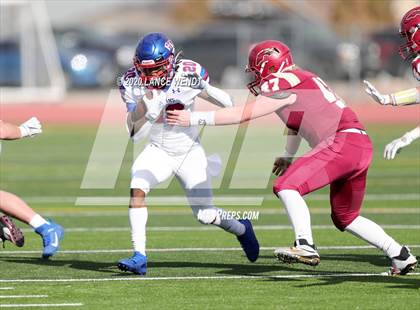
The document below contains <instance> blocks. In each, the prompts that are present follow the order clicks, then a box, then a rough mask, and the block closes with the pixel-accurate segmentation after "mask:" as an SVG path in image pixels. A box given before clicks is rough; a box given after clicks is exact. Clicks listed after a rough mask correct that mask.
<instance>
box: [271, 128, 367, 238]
mask: <svg viewBox="0 0 420 310" xmlns="http://www.w3.org/2000/svg"><path fill="white" fill-rule="evenodd" d="M372 155H373V149H372V144H371V142H370V139H369V137H368V136H367V135H362V134H359V133H344V132H338V133H336V135H335V137H332V138H329V139H327V140H326V141H324V142H322V143H320V144H319V145H317V146H316V147H315V148H314V149H313V150H311V151H310V152H309V153H307V154H306V155H304V156H303V157H300V158H299V159H297V160H296V161H295V162H293V163H292V164H291V165H290V166H289V168H288V169H287V170H286V172H285V173H284V174H283V175H282V176H280V177H278V178H277V179H276V180H275V181H274V186H273V190H274V193H275V194H276V195H277V193H278V192H279V191H281V190H284V189H290V190H296V191H298V192H299V193H300V194H301V195H302V196H303V195H305V194H308V193H310V192H313V191H315V190H317V189H319V188H321V187H324V186H326V185H328V184H330V185H331V186H330V204H331V218H332V220H333V222H334V225H335V226H336V227H337V228H338V229H340V230H341V231H343V230H344V229H345V228H346V227H347V226H348V225H349V224H350V223H351V222H353V220H354V219H355V218H356V217H357V216H358V215H359V212H360V208H361V205H362V202H363V197H364V194H365V188H366V177H367V172H368V169H369V165H370V163H371V161H372Z"/></svg>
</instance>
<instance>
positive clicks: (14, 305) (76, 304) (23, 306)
mask: <svg viewBox="0 0 420 310" xmlns="http://www.w3.org/2000/svg"><path fill="white" fill-rule="evenodd" d="M81 306H83V304H82V303H74V304H11V305H1V304H0V308H36V307H40V308H44V307H81Z"/></svg>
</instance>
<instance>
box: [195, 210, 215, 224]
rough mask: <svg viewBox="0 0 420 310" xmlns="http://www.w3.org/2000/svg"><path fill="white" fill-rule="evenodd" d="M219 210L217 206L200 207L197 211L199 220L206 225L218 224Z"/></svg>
mask: <svg viewBox="0 0 420 310" xmlns="http://www.w3.org/2000/svg"><path fill="white" fill-rule="evenodd" d="M219 217H220V214H219V211H218V209H216V208H211V209H199V210H198V213H197V220H198V221H199V222H200V223H201V224H204V225H209V224H216V223H218V222H219V220H218V219H219Z"/></svg>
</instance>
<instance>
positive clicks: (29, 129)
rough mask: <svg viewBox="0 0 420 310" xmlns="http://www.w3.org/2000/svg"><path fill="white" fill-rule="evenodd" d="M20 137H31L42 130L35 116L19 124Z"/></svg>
mask: <svg viewBox="0 0 420 310" xmlns="http://www.w3.org/2000/svg"><path fill="white" fill-rule="evenodd" d="M19 130H20V133H21V136H22V138H24V137H33V136H36V135H38V134H40V133H41V132H42V125H41V123H40V122H39V120H38V119H37V118H36V117H31V118H30V119H28V120H27V121H26V122H24V123H23V124H21V125H20V126H19Z"/></svg>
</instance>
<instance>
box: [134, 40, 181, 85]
mask: <svg viewBox="0 0 420 310" xmlns="http://www.w3.org/2000/svg"><path fill="white" fill-rule="evenodd" d="M174 52H175V47H174V44H173V43H172V41H171V39H169V38H168V37H167V36H166V35H164V34H163V33H159V32H152V33H149V34H147V35H145V36H144V37H143V38H141V39H140V41H139V43H138V44H137V47H136V53H135V55H134V59H133V62H134V66H135V68H136V70H137V72H138V73H139V76H140V78H141V80H142V82H143V83H145V85H149V86H152V87H156V88H162V87H164V86H165V85H166V83H167V81H168V80H170V79H171V78H172V77H173V73H174V63H175V57H174Z"/></svg>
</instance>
